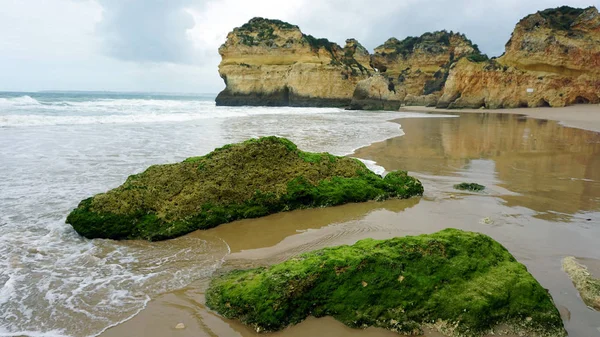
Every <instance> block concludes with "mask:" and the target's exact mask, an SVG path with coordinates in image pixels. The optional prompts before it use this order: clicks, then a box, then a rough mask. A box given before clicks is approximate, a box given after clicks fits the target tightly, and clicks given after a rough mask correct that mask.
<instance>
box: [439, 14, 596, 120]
mask: <svg viewBox="0 0 600 337" xmlns="http://www.w3.org/2000/svg"><path fill="white" fill-rule="evenodd" d="M599 102H600V14H599V13H598V10H597V9H596V8H594V7H590V8H587V9H585V10H584V9H577V8H571V7H566V6H565V7H560V8H556V9H548V10H544V11H541V12H538V13H535V14H532V15H529V16H527V17H525V18H524V19H522V20H521V21H520V22H519V23H518V24H517V26H516V28H515V30H514V32H513V34H512V37H511V39H510V41H508V43H507V44H506V52H505V54H504V55H503V56H501V57H499V58H498V59H494V60H489V61H485V62H480V63H476V62H469V61H468V60H461V61H460V62H458V63H457V64H456V65H454V66H453V67H452V69H451V71H450V74H449V77H448V80H447V81H446V83H445V89H444V92H443V95H442V97H441V98H440V100H439V102H438V104H437V106H438V107H442V108H446V107H449V108H480V107H485V108H491V109H495V108H516V107H541V106H552V107H556V106H565V105H569V104H575V103H599Z"/></svg>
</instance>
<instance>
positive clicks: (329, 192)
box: [67, 137, 423, 240]
mask: <svg viewBox="0 0 600 337" xmlns="http://www.w3.org/2000/svg"><path fill="white" fill-rule="evenodd" d="M422 193H423V186H422V185H421V183H420V182H419V181H418V180H417V179H414V178H412V177H409V176H408V175H407V174H406V172H403V171H397V172H392V173H389V174H388V175H387V176H386V177H385V178H382V177H380V176H379V175H377V174H375V173H373V172H371V171H370V170H369V169H367V167H366V166H365V165H364V164H363V163H361V162H360V161H359V160H357V159H353V158H347V157H337V156H333V155H331V154H328V153H309V152H304V151H301V150H299V149H298V148H297V147H296V145H295V144H294V143H292V142H291V141H289V140H287V139H285V138H278V137H264V138H260V139H251V140H248V141H246V142H243V143H239V144H231V145H226V146H224V147H222V148H220V149H216V150H214V151H213V152H211V153H209V154H207V155H205V156H202V157H194V158H188V159H187V160H185V161H183V162H181V163H178V164H169V165H155V166H151V167H150V168H148V169H147V170H146V171H145V172H143V173H140V174H136V175H132V176H130V177H129V178H128V179H127V181H125V183H124V184H123V185H121V186H119V187H117V188H115V189H113V190H111V191H108V192H107V193H102V194H98V195H96V196H94V197H93V198H89V199H86V200H83V201H82V202H81V203H80V204H79V206H78V207H77V208H76V209H75V210H74V211H73V212H71V214H69V216H68V217H67V223H69V224H71V225H72V226H73V228H74V229H75V230H76V231H77V232H78V233H79V234H81V235H83V236H85V237H87V238H109V239H146V240H165V239H169V238H174V237H177V236H181V235H184V234H187V233H189V232H192V231H194V230H197V229H207V228H211V227H215V226H217V225H220V224H223V223H227V222H231V221H234V220H238V219H245V218H256V217H261V216H265V215H268V214H272V213H277V212H281V211H287V210H292V209H298V208H309V207H322V206H333V205H340V204H344V203H350V202H363V201H368V200H384V199H388V198H409V197H412V196H415V195H421V194H422Z"/></svg>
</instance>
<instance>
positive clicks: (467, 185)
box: [454, 183, 485, 192]
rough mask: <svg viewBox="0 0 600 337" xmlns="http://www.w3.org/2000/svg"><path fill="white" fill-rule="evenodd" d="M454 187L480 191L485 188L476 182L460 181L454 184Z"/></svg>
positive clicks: (462, 189)
mask: <svg viewBox="0 0 600 337" xmlns="http://www.w3.org/2000/svg"><path fill="white" fill-rule="evenodd" d="M454 188H455V189H457V190H461V191H473V192H481V191H483V190H485V186H483V185H479V184H476V183H460V184H457V185H454Z"/></svg>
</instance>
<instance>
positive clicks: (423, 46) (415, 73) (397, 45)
mask: <svg viewBox="0 0 600 337" xmlns="http://www.w3.org/2000/svg"><path fill="white" fill-rule="evenodd" d="M465 56H468V57H471V58H481V57H483V56H482V55H481V53H480V52H479V49H478V48H477V45H473V43H472V42H471V41H470V40H469V39H467V38H466V37H465V36H464V35H462V34H457V33H452V32H446V31H441V32H434V33H425V34H423V35H422V36H420V37H408V38H406V39H404V40H402V41H399V40H398V39H396V38H391V39H389V40H387V41H386V42H385V43H384V44H383V45H381V46H379V47H377V48H375V53H374V54H373V55H372V56H371V64H372V65H373V67H374V68H375V69H376V70H377V71H378V72H379V73H380V74H381V78H380V79H377V80H373V79H367V80H363V82H361V83H359V85H358V86H357V88H356V91H355V93H354V97H353V100H352V105H351V108H353V109H367V110H373V109H387V110H397V109H398V108H399V107H400V104H401V103H402V102H404V101H405V100H406V99H407V98H408V99H409V100H411V101H412V102H420V101H423V102H424V103H425V102H431V103H433V104H435V102H437V98H438V97H439V96H440V91H441V90H442V89H443V86H444V82H445V81H446V78H447V77H448V72H449V69H450V65H451V64H452V63H453V62H455V61H456V60H457V59H460V58H462V57H465ZM384 82H387V83H388V85H387V87H388V88H389V90H388V91H387V92H385V93H383V94H382V90H381V87H382V86H383V85H382V83H384ZM432 98H433V100H432Z"/></svg>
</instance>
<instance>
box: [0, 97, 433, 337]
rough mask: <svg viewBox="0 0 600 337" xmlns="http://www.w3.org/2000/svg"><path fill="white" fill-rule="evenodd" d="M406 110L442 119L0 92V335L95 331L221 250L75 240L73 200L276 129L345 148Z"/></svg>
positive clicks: (303, 143) (209, 262)
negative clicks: (156, 166) (71, 223)
mask: <svg viewBox="0 0 600 337" xmlns="http://www.w3.org/2000/svg"><path fill="white" fill-rule="evenodd" d="M71 96H73V95H71ZM413 117H443V116H439V115H421V114H414V113H399V112H398V113H382V112H359V111H344V110H340V109H309V108H264V107H215V105H214V102H213V101H208V100H194V99H190V98H189V97H184V98H181V99H179V100H178V99H175V98H168V99H141V98H134V99H122V98H117V99H115V98H102V97H93V98H89V99H82V98H81V97H74V98H68V97H62V96H60V95H54V96H52V97H50V98H48V97H46V96H43V95H41V96H40V97H38V96H34V97H31V96H26V95H20V96H16V97H4V98H1V97H0V127H1V128H0V172H2V174H3V176H2V179H0V209H1V210H2V212H0V228H1V234H0V336H13V335H28V336H36V337H37V336H44V337H45V336H89V335H96V334H98V333H100V332H102V331H104V330H105V329H106V328H107V327H109V326H112V325H115V324H118V323H119V322H122V321H123V320H126V319H128V318H130V317H132V316H133V315H135V314H137V313H138V312H139V311H140V310H142V309H143V308H144V307H145V305H146V303H147V302H148V300H149V299H150V298H151V297H152V296H155V295H156V294H159V293H161V292H165V291H169V290H172V289H177V288H181V287H184V286H186V285H188V284H189V283H191V282H193V281H194V280H196V279H198V278H202V277H208V276H210V274H211V273H212V272H213V271H214V270H215V269H216V268H218V267H219V265H220V264H221V263H222V261H223V260H222V259H223V257H224V256H225V255H227V254H228V251H229V247H228V245H227V243H225V242H223V241H222V240H220V239H217V238H215V239H214V241H211V240H208V239H205V240H200V239H193V238H189V237H183V238H179V239H177V240H179V243H178V244H177V245H175V244H172V243H170V242H168V241H167V242H158V243H146V242H127V243H118V242H113V241H110V240H92V241H90V240H84V239H82V238H80V237H79V236H77V235H76V234H75V233H74V231H73V230H72V228H71V227H70V226H68V225H66V224H65V223H64V221H65V217H66V215H67V214H68V213H69V211H70V210H71V209H73V208H74V207H75V206H76V205H77V203H78V202H79V201H80V200H82V199H84V198H86V197H88V196H90V195H93V194H95V193H100V192H103V191H106V190H107V189H110V188H113V187H116V186H118V185H119V184H121V183H122V182H123V181H124V180H125V178H126V177H127V176H128V175H130V174H133V173H137V172H140V171H141V170H143V169H144V168H146V167H148V166H150V165H153V164H161V163H168V162H175V161H180V160H182V159H184V158H186V157H190V156H195V155H202V154H205V153H207V152H209V151H211V150H212V149H214V148H215V147H219V146H222V145H224V144H226V143H232V142H238V141H242V140H245V139H247V138H250V137H258V136H266V135H280V136H283V137H288V138H290V139H291V140H292V141H294V142H295V143H297V144H298V146H299V147H300V148H302V149H303V150H307V151H317V152H324V151H327V152H331V153H334V154H337V155H344V154H351V153H352V152H353V151H354V150H355V149H356V148H359V147H362V146H366V145H369V144H371V143H373V142H377V141H382V140H384V139H387V138H390V137H397V136H401V135H402V134H403V131H402V129H401V128H400V126H399V125H398V124H396V123H391V122H389V120H391V119H396V118H413ZM365 163H366V164H367V165H368V167H370V168H371V169H373V170H374V171H376V172H378V173H381V171H382V168H381V167H379V166H377V165H376V164H375V163H373V162H370V161H365ZM186 240H187V241H186ZM181 247H185V248H181ZM207 252H210V254H208V253H207Z"/></svg>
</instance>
